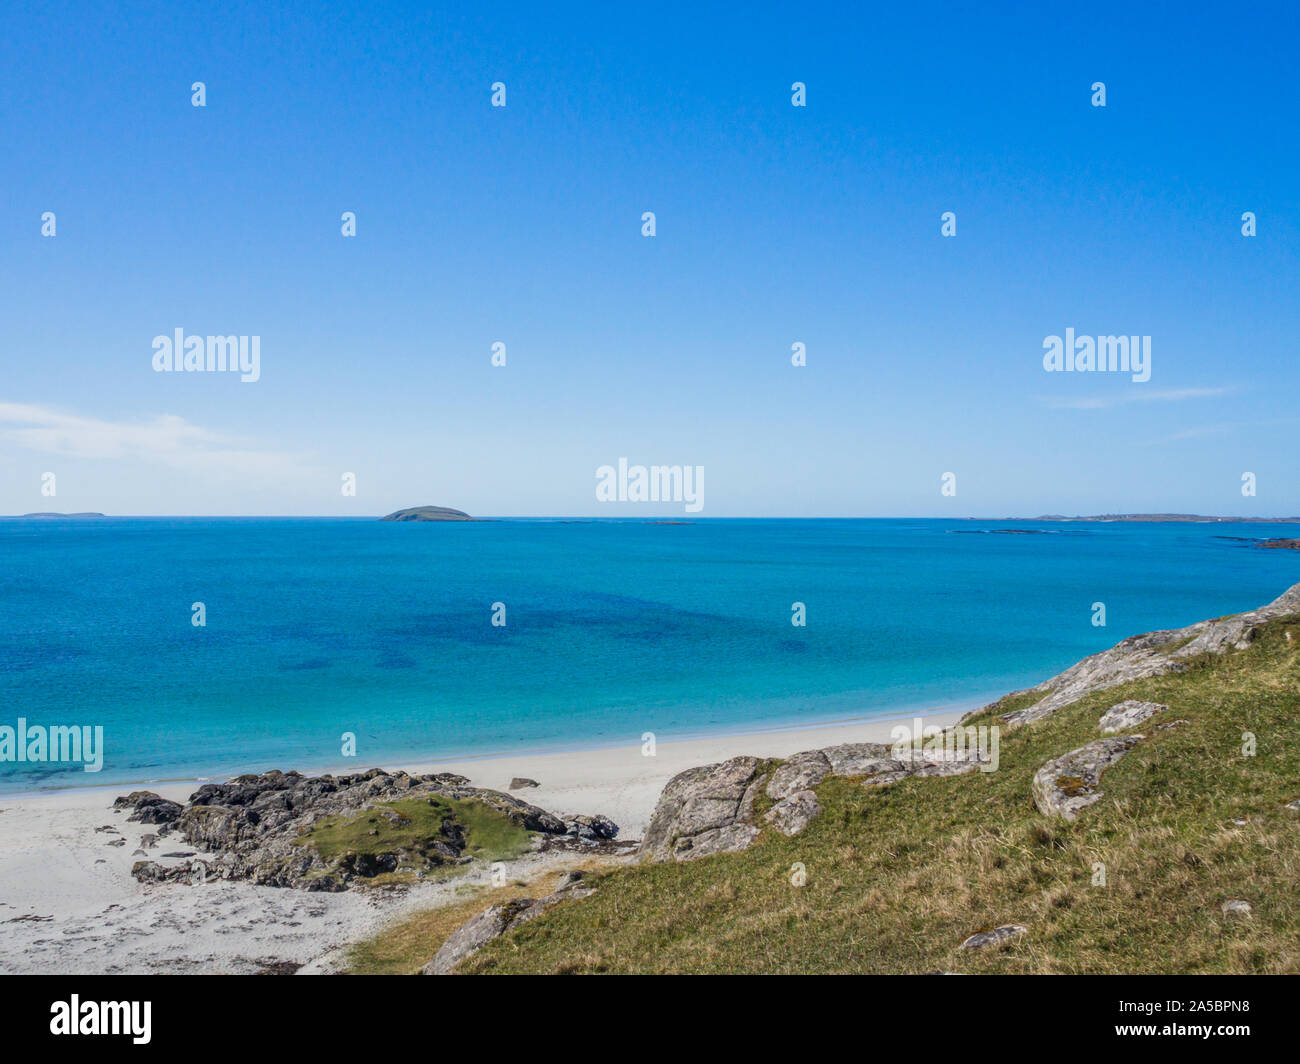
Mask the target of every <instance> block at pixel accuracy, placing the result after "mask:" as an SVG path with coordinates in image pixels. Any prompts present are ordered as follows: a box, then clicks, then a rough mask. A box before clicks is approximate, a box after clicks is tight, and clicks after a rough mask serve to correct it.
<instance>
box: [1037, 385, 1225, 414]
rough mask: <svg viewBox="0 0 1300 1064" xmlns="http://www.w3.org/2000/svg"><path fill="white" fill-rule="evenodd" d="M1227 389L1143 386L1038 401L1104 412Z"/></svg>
mask: <svg viewBox="0 0 1300 1064" xmlns="http://www.w3.org/2000/svg"><path fill="white" fill-rule="evenodd" d="M1228 391H1229V389H1227V388H1166V389H1164V390H1163V391H1152V390H1151V389H1149V388H1146V387H1143V386H1129V387H1127V388H1126V389H1125V390H1124V391H1122V392H1116V393H1114V394H1113V395H1092V396H1082V397H1076V398H1068V397H1061V396H1039V397H1038V401H1039V402H1041V403H1046V404H1047V405H1048V406H1050V407H1053V408H1054V409H1057V410H1106V409H1109V408H1110V407H1114V406H1124V405H1126V404H1128V403H1181V402H1183V401H1184V400H1186V399H1213V398H1214V397H1215V396H1217V395H1227V394H1228Z"/></svg>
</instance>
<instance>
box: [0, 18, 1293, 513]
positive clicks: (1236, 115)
mask: <svg viewBox="0 0 1300 1064" xmlns="http://www.w3.org/2000/svg"><path fill="white" fill-rule="evenodd" d="M547 6H548V7H550V5H547ZM540 7H541V5H533V4H529V5H523V4H520V5H514V4H510V3H494V4H490V5H458V8H459V9H452V8H443V7H441V6H437V7H429V6H426V5H423V4H419V5H417V4H409V5H408V4H396V5H383V4H364V5H362V4H357V5H355V6H347V5H332V4H316V3H312V4H306V3H304V4H297V5H268V4H263V3H257V4H234V5H228V4H207V3H205V4H157V5H132V8H133V11H134V13H125V14H124V13H123V10H122V8H121V7H120V6H119V5H117V4H102V5H89V4H86V5H76V4H70V5H45V4H36V3H25V4H18V5H14V4H7V5H6V6H5V10H4V13H3V15H0V133H2V135H3V145H4V151H3V153H2V155H0V277H2V278H3V284H2V289H0V306H2V308H3V324H4V328H3V336H4V347H5V356H6V357H5V359H4V363H5V372H4V375H3V378H2V379H0V512H3V513H21V512H25V511H30V510H45V509H56V510H103V511H106V512H110V513H116V514H131V513H141V514H143V513H200V514H258V513H263V514H346V513H355V514H375V513H382V512H385V511H387V510H390V509H395V508H397V507H399V506H405V505H412V504H417V503H439V504H445V505H451V506H457V507H460V508H462V509H466V510H469V511H471V512H474V513H479V514H499V515H506V514H593V513H594V514H602V515H608V516H618V515H636V514H647V515H648V514H650V513H654V512H664V513H671V512H680V511H681V507H680V506H671V505H669V506H664V507H659V508H655V507H633V508H628V507H620V506H617V505H603V504H600V503H597V502H596V500H595V495H594V485H595V480H594V474H595V469H596V467H597V466H600V465H602V464H606V463H611V464H612V463H614V462H616V461H617V459H618V458H619V457H622V456H626V457H627V458H628V459H629V460H630V461H631V462H633V463H644V464H652V463H662V464H678V463H680V464H689V465H700V466H703V467H704V468H705V470H706V481H705V509H704V511H703V514H702V516H706V517H707V516H744V515H760V516H761V515H771V516H784V515H809V516H817V515H827V516H847V515H862V516H888V515H921V516H924V515H958V514H960V515H984V516H998V515H1007V514H1017V515H1027V514H1035V513H1042V512H1058V511H1064V512H1069V513H1092V512H1101V511H1137V510H1188V511H1197V512H1210V513H1228V514H1259V515H1277V514H1294V513H1300V471H1298V468H1297V447H1296V443H1295V441H1296V438H1297V428H1298V426H1300V421H1298V420H1297V419H1298V415H1297V413H1296V407H1297V404H1296V399H1297V396H1298V395H1300V363H1298V362H1297V353H1298V352H1297V336H1298V335H1300V298H1297V291H1298V288H1297V281H1298V280H1300V276H1298V273H1300V271H1298V270H1297V263H1298V261H1300V259H1298V255H1297V251H1298V249H1300V148H1298V147H1297V142H1298V138H1297V129H1300V113H1298V112H1300V90H1298V88H1297V82H1296V75H1295V69H1296V68H1295V57H1294V47H1295V41H1296V39H1297V30H1298V29H1300V15H1297V10H1300V9H1298V8H1297V5H1295V4H1290V3H1287V4H1282V3H1279V4H1276V5H1259V6H1256V5H1250V4H1245V5H1243V4H1233V5H1222V7H1221V9H1220V10H1219V11H1218V12H1217V13H1213V14H1212V13H1209V10H1208V8H1207V6H1206V5H1201V4H1192V5H1189V4H1186V3H1180V4H1168V5H1163V4H1162V5H1148V4H1142V5H1133V4H1128V3H1125V4H1113V5H1111V4H1087V5H1064V4H1051V5H1044V4H1028V3H1027V4H1023V5H999V4H983V3H981V4H961V5H952V4H950V5H931V4H924V3H908V4H889V5H886V6H876V5H848V4H845V5H835V6H831V5H807V4H798V5H791V4H788V3H781V4H750V5H744V7H743V9H742V8H734V9H733V10H732V11H730V12H728V13H725V14H724V13H718V14H710V13H708V12H705V11H701V9H700V8H699V6H697V5H693V4H692V5H681V6H673V7H662V6H660V5H654V6H646V7H643V8H635V9H615V8H614V7H613V6H611V5H590V6H586V5H584V6H569V5H562V6H558V7H555V8H554V9H553V10H541V9H540ZM471 8H472V9H473V12H472V13H467V9H471ZM195 81H203V82H204V83H205V84H206V86H207V106H206V107H205V108H195V107H192V106H191V103H190V95H191V93H190V85H191V83H192V82H195ZM495 81H502V82H504V83H505V84H506V86H507V106H506V107H505V108H493V107H491V106H490V86H491V85H492V83H493V82H495ZM795 81H803V82H805V83H806V85H807V107H805V108H795V107H792V106H791V102H790V96H791V92H790V87H791V84H792V83H793V82H795ZM1094 81H1104V82H1105V83H1106V86H1107V106H1106V107H1105V108H1095V107H1093V106H1091V103H1090V98H1091V94H1092V93H1091V88H1090V87H1091V85H1092V83H1093V82H1094ZM347 210H351V211H355V212H356V214H357V226H358V235H357V236H356V237H355V238H344V237H343V236H341V235H340V224H341V223H340V220H339V216H340V214H341V213H342V212H343V211H347ZM949 210H950V211H954V212H956V214H957V218H958V232H957V236H956V237H954V238H944V237H942V236H941V235H940V215H941V214H942V212H944V211H949ZM45 211H53V212H55V214H56V217H57V235H56V236H55V237H53V238H47V237H43V236H42V235H41V231H40V230H41V215H42V212H45ZM643 211H654V212H655V213H656V216H657V230H658V231H657V235H656V236H655V237H654V238H646V237H643V236H642V235H641V220H640V219H641V214H642V212H643ZM1244 211H1253V212H1255V214H1256V215H1257V218H1258V235H1257V236H1255V237H1254V238H1245V237H1243V236H1242V235H1241V220H1240V219H1241V215H1242V213H1243V212H1244ZM1067 326H1071V327H1073V328H1074V329H1075V330H1076V331H1077V332H1078V333H1080V334H1091V335H1101V334H1110V333H1122V334H1145V335H1150V336H1151V337H1152V354H1153V367H1152V377H1151V380H1150V381H1149V382H1147V383H1145V384H1134V383H1132V382H1131V381H1129V379H1128V378H1127V377H1120V376H1118V375H1109V374H1091V375H1078V374H1069V375H1067V374H1049V373H1046V372H1045V371H1044V370H1043V367H1042V344H1043V339H1044V337H1046V336H1048V335H1051V334H1062V333H1063V332H1064V330H1065V328H1066V327H1067ZM177 327H181V328H184V329H185V330H186V332H187V333H198V334H206V333H218V334H248V335H258V336H260V337H261V345H262V346H261V379H260V380H259V381H258V382H257V383H255V384H245V383H240V382H239V381H238V379H237V378H235V377H233V376H220V377H218V376H215V375H209V374H195V373H191V374H175V373H172V374H162V373H155V372H153V370H152V368H151V364H150V363H151V358H152V348H151V342H152V339H153V337H154V336H156V335H159V334H170V333H171V332H172V330H174V329H175V328H177ZM497 340H500V341H503V342H505V343H506V345H507V351H508V355H507V366H506V367H505V368H494V367H492V366H491V365H490V362H489V358H490V353H491V351H490V348H491V344H492V343H493V342H494V341H497ZM795 341H802V342H804V343H805V344H806V345H807V351H808V365H807V366H806V367H802V368H795V367H792V366H791V365H790V345H791V344H792V343H793V342H795ZM47 471H49V472H55V473H56V475H57V478H58V479H57V486H58V494H57V498H54V499H49V498H42V497H41V494H40V484H41V474H42V473H43V472H47ZM345 471H346V472H354V473H355V474H356V475H357V478H358V493H357V497H356V498H345V497H343V496H342V495H341V493H340V490H339V484H340V476H341V474H342V473H343V472H345ZM949 471H951V472H955V473H956V474H957V478H958V479H957V485H958V491H957V495H956V496H955V497H952V498H945V497H942V496H941V495H940V492H939V486H940V476H941V474H942V473H944V472H949ZM1246 471H1249V472H1253V473H1255V474H1256V476H1257V478H1258V494H1257V496H1256V497H1254V498H1243V497H1242V495H1241V491H1240V484H1241V475H1242V473H1243V472H1246Z"/></svg>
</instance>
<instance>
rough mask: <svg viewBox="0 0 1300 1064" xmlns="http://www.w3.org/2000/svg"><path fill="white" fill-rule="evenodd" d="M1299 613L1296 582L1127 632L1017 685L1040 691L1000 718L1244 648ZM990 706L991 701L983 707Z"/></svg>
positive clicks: (1030, 713) (1042, 711)
mask: <svg viewBox="0 0 1300 1064" xmlns="http://www.w3.org/2000/svg"><path fill="white" fill-rule="evenodd" d="M1297 613H1300V584H1296V585H1294V586H1293V587H1291V588H1289V589H1288V590H1287V591H1286V592H1284V593H1283V594H1281V595H1279V596H1278V597H1277V598H1276V599H1274V600H1273V601H1272V602H1270V603H1269V604H1268V605H1267V606H1262V607H1260V608H1259V609H1257V610H1251V611H1250V612H1249V613H1238V614H1234V615H1233V616H1231V617H1220V618H1218V619H1217V620H1212V621H1200V622H1198V623H1197V624H1193V625H1189V626H1188V627H1186V628H1176V629H1172V630H1170V631H1166V632H1147V633H1146V634H1144V635H1135V636H1131V637H1130V638H1128V639H1125V640H1124V641H1123V642H1121V643H1117V644H1116V645H1115V646H1113V647H1111V648H1110V649H1109V650H1104V651H1102V652H1101V653H1100V654H1093V655H1092V656H1091V657H1088V658H1084V659H1083V660H1082V661H1081V662H1079V663H1078V664H1077V665H1074V666H1072V667H1071V668H1069V669H1066V670H1065V672H1063V673H1061V674H1060V675H1058V676H1054V677H1053V678H1052V679H1050V680H1047V681H1046V682H1044V683H1041V684H1039V685H1038V686H1036V687H1030V688H1026V689H1025V690H1023V691H1017V692H1016V694H1017V695H1026V694H1030V693H1034V694H1040V695H1042V697H1041V698H1039V699H1038V700H1037V701H1035V702H1034V704H1033V705H1031V706H1027V707H1025V708H1024V709H1018V710H1016V711H1014V712H1012V713H1006V714H1003V716H1002V718H1001V719H1002V721H1003V722H1004V723H1006V724H1009V725H1015V724H1024V723H1027V722H1029V721H1034V720H1041V719H1042V718H1043V717H1046V716H1048V715H1049V714H1051V713H1055V712H1056V711H1057V710H1058V709H1060V708H1061V707H1062V706H1068V705H1070V703H1072V702H1077V701H1078V700H1079V699H1080V698H1083V697H1084V696H1085V695H1087V694H1091V693H1092V692H1093V691H1101V690H1105V689H1106V688H1109V687H1115V686H1117V685H1119V684H1122V683H1128V682H1129V681H1131V680H1142V679H1146V678H1147V677H1151V676H1160V675H1163V674H1164V673H1167V672H1177V671H1181V670H1182V669H1185V668H1186V667H1187V665H1186V662H1187V660H1188V659H1189V658H1194V657H1196V656H1197V655H1198V654H1223V653H1226V652H1227V651H1229V650H1244V649H1245V648H1246V647H1248V646H1250V644H1251V641H1252V640H1253V639H1254V638H1255V633H1256V631H1257V630H1258V629H1259V627H1260V626H1261V625H1263V624H1266V623H1267V622H1269V621H1272V620H1275V619H1277V618H1279V617H1286V616H1290V615H1292V614H1297ZM988 708H990V707H985V709H988ZM983 712H985V710H984V709H981V710H976V711H975V712H974V713H970V714H967V716H968V717H970V716H976V715H977V714H979V713H983Z"/></svg>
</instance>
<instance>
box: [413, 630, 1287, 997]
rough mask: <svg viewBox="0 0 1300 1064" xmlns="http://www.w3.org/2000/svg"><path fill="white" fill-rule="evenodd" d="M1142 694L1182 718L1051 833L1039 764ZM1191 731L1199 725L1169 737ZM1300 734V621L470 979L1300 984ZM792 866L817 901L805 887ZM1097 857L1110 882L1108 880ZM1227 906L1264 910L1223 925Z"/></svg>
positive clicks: (579, 912) (653, 870)
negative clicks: (799, 866)
mask: <svg viewBox="0 0 1300 1064" xmlns="http://www.w3.org/2000/svg"><path fill="white" fill-rule="evenodd" d="M1288 630H1289V631H1290V632H1291V633H1292V639H1293V642H1291V643H1287V642H1286V640H1285V638H1284V632H1286V631H1288ZM1125 698H1138V699H1149V700H1152V701H1156V702H1164V703H1167V704H1168V705H1169V706H1170V709H1169V712H1168V713H1165V714H1162V715H1160V716H1158V717H1156V718H1155V719H1154V720H1152V721H1150V722H1149V723H1148V724H1147V725H1146V726H1145V727H1144V728H1142V729H1139V730H1140V731H1143V732H1144V734H1146V735H1147V736H1148V738H1147V740H1146V741H1145V742H1143V743H1141V744H1139V745H1138V746H1137V747H1136V748H1135V749H1134V750H1133V751H1132V752H1131V753H1129V755H1128V756H1127V757H1126V758H1125V759H1123V760H1122V761H1120V762H1119V763H1118V764H1117V765H1115V766H1114V767H1112V768H1111V769H1109V770H1108V771H1107V772H1106V773H1105V774H1104V775H1103V777H1102V790H1103V791H1104V792H1105V797H1104V798H1103V799H1102V800H1101V801H1100V802H1098V803H1097V804H1096V805H1094V806H1092V807H1091V808H1089V809H1086V810H1084V812H1083V813H1082V814H1081V815H1080V817H1079V820H1078V821H1077V822H1076V823H1074V824H1067V823H1064V822H1061V821H1049V820H1047V819H1046V818H1044V817H1043V816H1042V815H1041V814H1039V813H1038V811H1037V810H1036V809H1035V808H1034V805H1033V801H1032V798H1031V797H1030V780H1031V778H1032V776H1033V774H1034V772H1035V770H1037V769H1038V768H1039V767H1040V766H1041V765H1042V764H1043V763H1044V762H1046V761H1048V760H1050V759H1051V758H1053V757H1057V756H1059V755H1060V754H1062V753H1065V752H1066V751H1067V750H1071V749H1073V748H1075V747H1078V746H1081V745H1083V744H1084V743H1086V742H1089V741H1090V740H1092V739H1095V738H1097V737H1098V735H1099V733H1098V731H1097V718H1098V717H1099V715H1100V714H1101V713H1102V712H1103V711H1104V710H1105V709H1106V708H1107V707H1109V706H1111V705H1113V704H1114V703H1116V702H1119V701H1121V700H1123V699H1125ZM1032 700H1033V699H1032V698H1028V699H1027V698H1023V697H1022V698H1021V699H1020V701H1019V703H1012V702H1011V701H1010V700H1004V701H1003V703H1001V704H999V706H998V707H997V712H1007V711H1009V710H1011V709H1014V708H1018V705H1019V704H1025V703H1027V702H1030V701H1032ZM1178 717H1185V718H1187V719H1188V720H1189V721H1190V723H1189V724H1187V725H1185V726H1182V727H1178V728H1173V729H1170V730H1168V731H1156V730H1155V729H1154V725H1155V724H1157V723H1159V722H1161V721H1164V720H1172V719H1175V718H1178ZM983 722H984V723H988V721H987V719H985V720H983ZM972 723H979V721H976V722H972ZM1298 726H1300V618H1291V619H1289V620H1288V621H1287V622H1278V623H1274V624H1272V625H1270V626H1268V627H1267V628H1266V629H1264V630H1263V631H1262V632H1261V634H1260V636H1259V638H1258V640H1257V642H1256V643H1255V645H1254V646H1253V647H1252V648H1251V649H1249V650H1247V651H1241V652H1236V653H1232V654H1229V655H1228V656H1225V657H1205V658H1202V659H1199V660H1196V661H1194V662H1193V663H1192V667H1191V668H1190V670H1189V671H1187V672H1184V673H1181V674H1177V675H1169V676H1164V677H1158V678H1154V679H1150V680H1142V681H1138V682H1135V683H1131V684H1127V685H1124V686H1122V687H1118V688H1112V689H1111V690H1109V691H1104V692H1100V693H1097V694H1094V695H1091V696H1089V697H1087V698H1086V699H1084V700H1082V701H1080V702H1078V703H1076V704H1074V705H1072V706H1067V707H1065V708H1064V709H1061V710H1059V711H1057V713H1055V714H1054V715H1052V716H1051V717H1049V718H1047V719H1046V720H1044V721H1040V722H1038V723H1035V724H1031V725H1026V726H1024V727H1022V728H1019V729H1017V730H1014V731H1011V732H1005V731H1004V733H1003V734H1002V742H1001V767H1000V770H999V771H997V772H995V773H988V774H985V773H976V774H974V775H968V776H963V777H955V778H950V779H912V780H906V781H904V782H902V783H899V784H896V785H895V786H893V787H890V788H884V789H879V790H870V791H869V790H867V789H865V788H864V787H863V786H862V785H861V783H860V781H855V780H849V779H829V780H827V781H826V782H825V783H824V784H822V785H821V786H820V787H819V788H818V792H819V796H820V800H821V803H822V807H823V812H822V815H821V816H820V817H818V818H817V819H816V820H814V821H813V823H812V824H811V825H810V826H809V828H808V829H807V830H806V831H805V832H804V833H803V834H802V835H800V836H798V837H796V838H792V839H787V838H784V837H782V836H780V835H779V834H777V833H776V832H774V831H771V830H766V831H764V833H763V835H762V837H761V838H760V840H759V841H758V842H757V843H756V844H755V845H754V846H753V847H751V848H750V849H749V850H748V851H746V852H744V853H740V854H729V855H723V856H718V857H711V858H706V859H703V860H699V861H694V862H690V863H686V864H661V865H640V866H637V867H633V868H622V869H618V870H615V871H613V872H609V873H608V874H605V875H604V876H601V877H599V878H598V879H597V880H596V881H597V882H598V885H599V888H600V889H599V892H598V893H597V894H595V895H594V896H592V897H589V898H586V899H583V900H580V901H576V902H571V903H566V904H564V905H560V906H557V907H556V908H554V909H552V910H551V911H550V912H548V913H547V914H545V915H543V916H541V917H539V918H538V919H535V920H533V921H530V922H529V923H527V924H524V925H523V926H521V927H519V928H518V929H516V930H514V931H512V932H510V933H508V934H507V935H505V936H503V937H502V938H501V939H499V940H498V941H497V942H495V943H492V944H491V945H489V946H488V947H487V948H485V949H484V950H483V951H481V952H480V953H479V954H477V955H475V956H473V957H471V958H469V959H468V960H467V961H466V962H465V963H464V964H462V966H461V970H462V971H466V972H927V971H934V970H939V969H942V970H946V971H956V972H1022V973H1024V972H1028V973H1047V972H1296V971H1300V904H1297V895H1298V894H1300V887H1298V886H1297V884H1300V814H1297V813H1294V812H1290V811H1288V810H1286V809H1285V808H1284V805H1285V803H1287V802H1290V801H1293V800H1295V799H1297V798H1300V737H1298V736H1297V727H1298ZM1243 731H1251V732H1253V733H1254V734H1255V736H1256V742H1257V750H1256V756H1254V757H1244V756H1242V732H1243ZM1237 817H1246V818H1248V819H1249V822H1248V823H1247V824H1246V825H1245V826H1241V827H1239V826H1235V825H1233V824H1231V823H1230V821H1231V820H1232V819H1233V818H1237ZM795 862H802V863H803V864H804V866H805V867H806V869H807V885H806V886H803V887H794V886H792V885H791V883H790V870H791V866H792V865H794V864H795ZM1095 862H1103V863H1104V864H1105V868H1106V875H1107V885H1106V886H1093V885H1092V879H1093V865H1094V863H1095ZM1229 898H1244V899H1246V900H1248V901H1249V902H1250V903H1251V905H1252V906H1253V907H1254V912H1253V914H1252V915H1251V916H1250V917H1245V918H1242V917H1225V916H1224V915H1223V914H1222V913H1221V911H1220V906H1221V904H1222V903H1223V902H1224V901H1225V900H1227V899H1229ZM1004 923H1022V924H1025V925H1027V926H1028V927H1029V933H1028V934H1027V935H1026V936H1024V937H1023V938H1022V939H1021V940H1020V941H1018V942H1016V943H1014V944H1011V945H1008V946H1004V947H1002V948H1000V949H992V950H985V951H961V950H959V949H958V948H957V947H958V945H959V944H960V943H961V942H962V940H963V939H965V938H966V937H967V936H968V935H970V934H971V933H973V932H974V931H977V930H981V929H984V928H989V927H992V926H995V925H998V924H1004ZM440 941H441V938H440V937H437V936H435V937H434V938H433V939H432V940H431V941H429V942H428V943H427V944H426V947H425V950H424V956H425V957H426V958H427V957H430V956H432V955H433V952H434V951H435V950H436V948H437V945H438V944H439V942H440Z"/></svg>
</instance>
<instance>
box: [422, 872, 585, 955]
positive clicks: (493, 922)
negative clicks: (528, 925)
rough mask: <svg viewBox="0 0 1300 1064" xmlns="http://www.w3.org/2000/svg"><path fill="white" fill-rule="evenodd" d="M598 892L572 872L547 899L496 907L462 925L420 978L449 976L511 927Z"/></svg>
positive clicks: (509, 903)
mask: <svg viewBox="0 0 1300 1064" xmlns="http://www.w3.org/2000/svg"><path fill="white" fill-rule="evenodd" d="M595 893H596V891H595V888H593V887H589V886H587V885H586V883H584V882H583V876H582V873H581V872H577V871H575V872H570V873H568V875H567V876H566V877H565V879H564V881H563V882H562V883H561V884H560V886H559V887H558V888H557V889H556V890H554V891H553V892H552V893H550V894H548V895H546V897H544V898H538V899H533V898H512V899H511V900H510V901H507V902H503V903H502V904H500V905H493V906H490V907H489V908H487V909H484V910H483V912H481V913H479V914H478V915H477V916H476V917H474V918H473V919H472V920H470V921H468V922H467V923H465V924H463V925H462V926H461V927H460V928H459V929H458V930H456V931H454V932H452V934H451V936H450V937H449V938H448V939H447V941H446V942H444V943H443V944H442V947H441V948H440V949H439V950H438V952H437V953H435V954H434V957H433V960H431V961H430V962H429V963H428V964H426V965H425V966H424V968H423V969H421V971H420V974H421V975H447V974H449V973H450V972H451V970H452V969H453V968H455V967H456V965H458V964H459V963H460V962H461V961H463V960H464V959H465V958H466V957H468V956H470V954H472V953H477V952H478V951H479V950H481V949H482V948H483V947H484V946H486V945H487V944H488V943H489V942H491V941H492V940H493V939H496V938H500V937H501V936H502V935H504V934H505V933H506V932H507V931H509V930H510V929H511V928H512V927H517V926H518V925H519V924H522V923H524V922H525V921H527V920H531V919H532V918H533V917H535V916H538V915H540V914H541V913H543V912H545V911H546V910H547V909H549V908H550V907H551V906H552V905H558V904H559V903H560V902H562V901H569V900H571V899H574V898H585V897H587V896H588V895H589V894H595Z"/></svg>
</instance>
